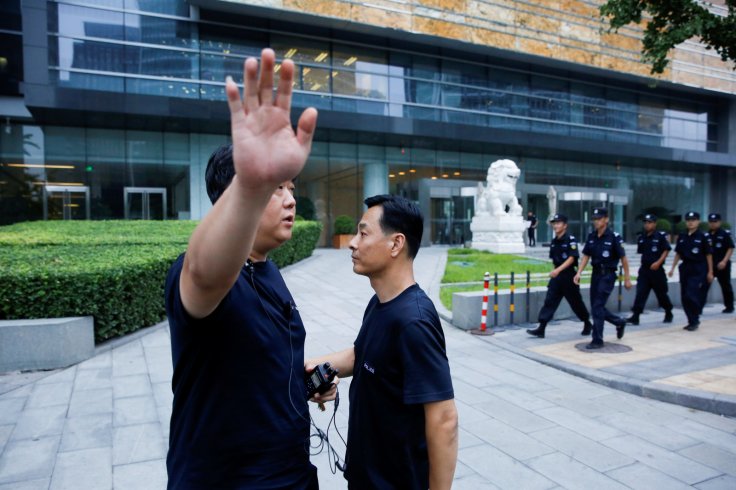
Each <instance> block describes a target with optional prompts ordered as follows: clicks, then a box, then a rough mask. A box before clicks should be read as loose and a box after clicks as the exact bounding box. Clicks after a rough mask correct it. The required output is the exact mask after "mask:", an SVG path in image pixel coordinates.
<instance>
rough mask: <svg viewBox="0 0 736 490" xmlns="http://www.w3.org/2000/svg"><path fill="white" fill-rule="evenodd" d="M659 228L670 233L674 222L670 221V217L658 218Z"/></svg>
mask: <svg viewBox="0 0 736 490" xmlns="http://www.w3.org/2000/svg"><path fill="white" fill-rule="evenodd" d="M657 229H658V230H659V231H664V232H667V233H670V232H671V231H672V223H670V220H668V219H664V218H659V219H658V220H657Z"/></svg>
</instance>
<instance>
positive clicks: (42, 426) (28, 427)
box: [10, 405, 67, 441]
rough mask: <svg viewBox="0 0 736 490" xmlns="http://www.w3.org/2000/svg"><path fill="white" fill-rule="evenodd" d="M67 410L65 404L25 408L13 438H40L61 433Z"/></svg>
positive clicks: (16, 439)
mask: <svg viewBox="0 0 736 490" xmlns="http://www.w3.org/2000/svg"><path fill="white" fill-rule="evenodd" d="M66 411H67V407H66V406H65V405H56V406H53V407H44V408H27V409H25V410H23V411H22V412H21V413H20V417H19V418H18V423H17V424H16V426H15V430H14V431H13V434H12V435H11V436H10V438H11V440H15V441H18V440H21V439H38V438H41V437H48V436H55V435H59V434H61V432H62V430H63V429H64V420H65V419H66Z"/></svg>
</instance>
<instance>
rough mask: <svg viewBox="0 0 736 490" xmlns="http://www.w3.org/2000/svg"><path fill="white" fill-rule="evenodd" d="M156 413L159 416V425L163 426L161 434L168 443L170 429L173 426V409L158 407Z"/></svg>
mask: <svg viewBox="0 0 736 490" xmlns="http://www.w3.org/2000/svg"><path fill="white" fill-rule="evenodd" d="M156 413H157V415H158V423H159V424H161V433H162V434H163V436H164V438H165V439H166V440H167V441H168V439H169V428H170V426H171V407H170V406H160V407H156Z"/></svg>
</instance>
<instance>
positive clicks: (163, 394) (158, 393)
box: [152, 381, 174, 407]
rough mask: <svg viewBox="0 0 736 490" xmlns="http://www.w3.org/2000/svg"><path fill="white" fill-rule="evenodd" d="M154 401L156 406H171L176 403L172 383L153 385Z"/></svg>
mask: <svg viewBox="0 0 736 490" xmlns="http://www.w3.org/2000/svg"><path fill="white" fill-rule="evenodd" d="M152 388H153V399H154V400H155V401H156V406H157V407H161V406H167V405H168V406H171V404H172V403H173V402H174V393H173V392H172V391H171V381H168V382H164V383H153V385H152Z"/></svg>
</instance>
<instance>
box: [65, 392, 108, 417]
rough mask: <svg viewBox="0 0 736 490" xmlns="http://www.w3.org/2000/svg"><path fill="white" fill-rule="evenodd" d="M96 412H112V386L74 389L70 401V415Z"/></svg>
mask: <svg viewBox="0 0 736 490" xmlns="http://www.w3.org/2000/svg"><path fill="white" fill-rule="evenodd" d="M94 413H112V388H100V389H96V390H74V392H73V393H72V400H71V402H70V403H69V413H68V417H80V416H82V415H91V414H94Z"/></svg>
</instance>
